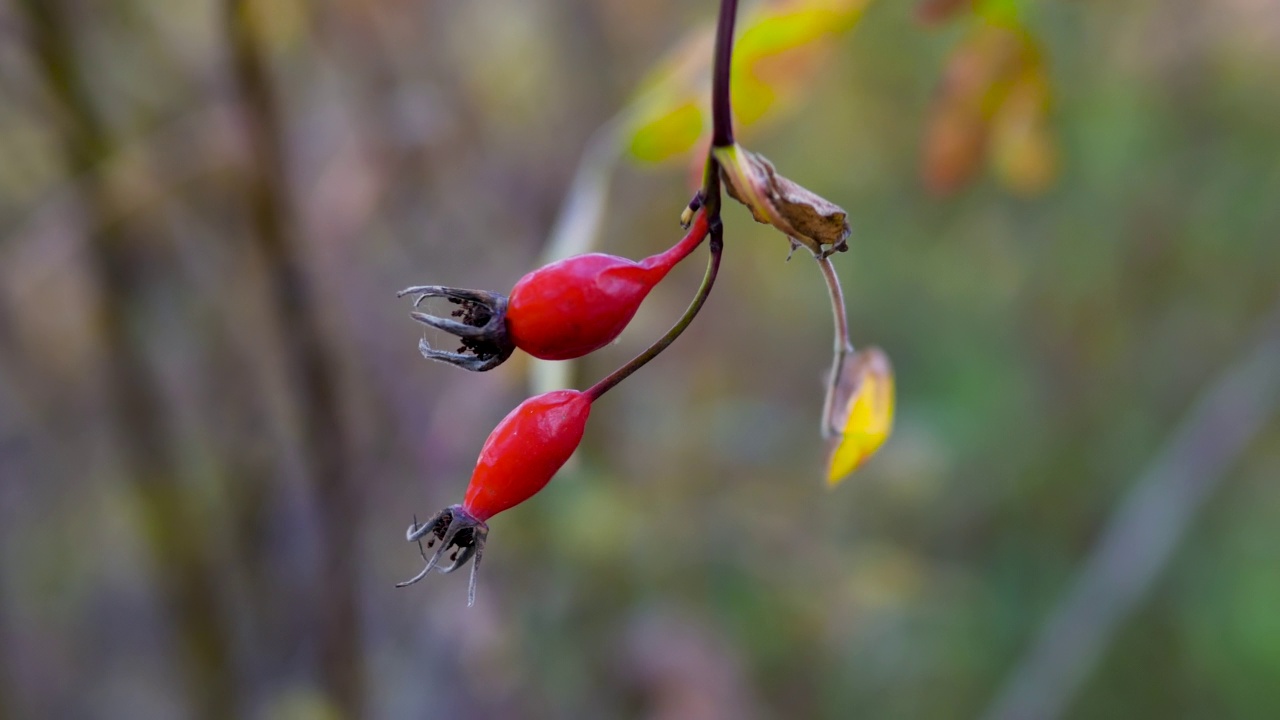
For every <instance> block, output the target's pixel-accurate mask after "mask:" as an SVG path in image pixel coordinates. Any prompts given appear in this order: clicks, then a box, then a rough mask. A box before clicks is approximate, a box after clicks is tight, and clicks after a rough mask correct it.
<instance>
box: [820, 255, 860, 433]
mask: <svg viewBox="0 0 1280 720" xmlns="http://www.w3.org/2000/svg"><path fill="white" fill-rule="evenodd" d="M818 267H820V268H822V279H824V280H826V281H827V294H828V295H830V296H831V316H832V319H833V320H834V322H835V330H836V331H835V338H836V340H835V356H834V358H833V359H832V361H831V376H830V378H829V379H828V380H827V397H826V399H825V400H824V401H823V404H822V437H831V436H832V435H833V434H834V433H837V432H839V430H838V424H837V423H836V422H835V418H834V417H832V415H833V414H834V413H835V402H836V391H837V390H838V389H839V387H840V376H841V375H843V374H844V361H845V358H846V357H848V356H849V355H852V354H853V352H854V350H853V343H852V342H850V340H849V316H848V314H847V313H846V312H845V306H844V290H842V289H841V288H840V276H839V275H837V274H836V269H835V266H834V265H833V264H832V263H831V258H830V257H819V258H818Z"/></svg>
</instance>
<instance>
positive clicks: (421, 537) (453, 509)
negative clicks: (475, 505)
mask: <svg viewBox="0 0 1280 720" xmlns="http://www.w3.org/2000/svg"><path fill="white" fill-rule="evenodd" d="M488 537H489V526H488V525H486V524H485V523H484V522H483V521H481V520H480V519H479V518H476V517H475V516H474V515H472V514H471V513H469V512H467V510H466V509H465V508H463V507H462V506H461V505H451V506H449V507H447V508H445V509H443V510H441V511H440V512H438V513H436V514H435V516H434V517H432V518H431V519H430V520H427V521H426V522H425V523H422V524H421V525H419V524H418V521H417V520H414V522H413V524H412V525H410V526H409V530H408V531H407V532H406V533H405V539H406V540H408V541H409V542H416V543H418V553H419V554H421V555H422V559H423V560H425V561H426V565H424V566H423V568H422V571H421V572H419V573H418V574H417V575H415V576H413V577H412V578H410V579H408V580H405V581H404V582H402V583H397V584H396V587H407V586H409V585H412V584H414V583H416V582H418V581H419V580H421V579H422V578H424V577H426V576H427V573H429V572H431V571H432V570H438V571H439V572H441V573H451V572H453V571H454V570H457V569H458V568H460V567H462V566H464V565H466V564H467V563H468V562H470V561H472V560H473V559H474V562H472V565H471V579H470V582H469V583H468V585H467V606H468V607H470V606H472V605H475V603H476V573H477V571H478V570H479V569H480V558H481V557H482V556H483V555H484V543H485V540H486V539H488ZM424 541H425V542H426V546H427V548H431V547H435V546H436V545H439V547H436V551H435V553H433V554H432V555H431V556H430V557H427V552H426V550H424V549H423V547H422V544H423V542H424ZM445 553H449V563H450V564H449V565H447V566H444V565H440V564H439V563H440V560H441V559H443V558H444V555H445Z"/></svg>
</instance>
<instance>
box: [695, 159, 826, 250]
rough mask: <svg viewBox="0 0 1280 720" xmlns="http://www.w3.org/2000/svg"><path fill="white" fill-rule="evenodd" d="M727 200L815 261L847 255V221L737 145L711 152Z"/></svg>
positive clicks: (769, 164) (766, 163) (815, 197)
mask: <svg viewBox="0 0 1280 720" xmlns="http://www.w3.org/2000/svg"><path fill="white" fill-rule="evenodd" d="M712 153H713V154H714V155H715V158H716V161H717V162H719V163H720V174H721V176H722V177H723V178H724V181H725V186H726V189H727V190H728V191H729V197H732V198H733V199H734V200H737V201H738V202H740V203H742V204H743V205H746V206H747V208H748V209H749V210H751V216H752V217H754V218H755V220H756V222H759V223H765V224H767V225H772V226H774V227H775V228H777V229H778V230H780V231H782V232H783V233H784V234H785V235H786V236H787V237H788V238H790V239H791V242H792V243H793V244H796V245H804V246H805V247H806V248H808V249H809V252H811V253H813V254H814V256H815V257H826V256H828V255H830V254H831V253H833V252H837V251H840V252H843V251H845V250H848V249H849V246H848V243H847V241H848V239H849V221H848V219H847V215H846V214H845V211H844V210H843V209H842V208H841V207H840V206H838V205H836V204H835V203H833V202H831V201H830V200H827V199H826V198H824V197H822V196H820V195H817V194H815V193H813V192H811V191H810V190H808V189H806V188H804V187H803V186H801V185H799V184H797V183H795V182H793V181H791V180H789V179H787V178H786V177H784V176H782V175H780V174H779V173H778V172H777V170H775V169H774V167H773V164H772V163H770V162H769V161H768V160H767V159H765V157H764V156H762V155H757V154H755V153H753V152H751V151H749V150H745V149H743V148H742V147H740V146H738V145H730V146H727V147H717V148H713V149H712Z"/></svg>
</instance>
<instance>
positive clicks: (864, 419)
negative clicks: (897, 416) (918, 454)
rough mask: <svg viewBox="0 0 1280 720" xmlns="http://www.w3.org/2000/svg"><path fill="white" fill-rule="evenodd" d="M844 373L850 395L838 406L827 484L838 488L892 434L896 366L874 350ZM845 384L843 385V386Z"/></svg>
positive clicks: (864, 353)
mask: <svg viewBox="0 0 1280 720" xmlns="http://www.w3.org/2000/svg"><path fill="white" fill-rule="evenodd" d="M844 372H845V373H846V378H847V380H848V385H847V386H848V387H850V388H851V389H852V390H851V393H850V395H849V396H848V398H847V399H844V400H842V401H840V402H839V403H838V405H837V407H838V408H839V410H838V411H837V413H836V416H835V418H834V419H833V420H834V422H833V423H832V425H833V427H834V429H835V430H836V431H837V432H838V433H839V434H838V435H836V436H835V437H834V438H832V440H831V448H830V453H829V456H828V457H829V460H828V463H827V484H828V485H832V486H835V485H838V484H839V483H840V482H841V481H842V480H844V479H845V478H846V477H848V476H849V475H850V474H851V473H852V472H853V471H854V470H857V469H858V468H859V467H861V466H862V464H863V463H865V462H866V461H867V460H868V459H870V458H871V456H872V455H874V454H875V453H876V451H877V450H879V449H880V446H881V445H883V444H884V441H885V440H887V439H889V434H890V433H891V432H892V431H893V407H894V391H893V366H892V365H891V364H890V363H889V356H888V355H886V354H885V353H884V351H883V350H881V349H880V348H876V347H872V348H867V349H866V350H863V351H862V352H859V353H856V354H855V355H853V356H852V357H851V358H849V360H848V361H847V363H846V366H845V369H844ZM842 384H843V383H842Z"/></svg>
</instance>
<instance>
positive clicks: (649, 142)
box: [628, 102, 703, 162]
mask: <svg viewBox="0 0 1280 720" xmlns="http://www.w3.org/2000/svg"><path fill="white" fill-rule="evenodd" d="M702 126H703V119H702V109H701V108H700V107H698V105H697V104H696V103H692V102H689V103H685V104H684V105H681V106H679V107H676V108H674V109H672V110H671V111H670V112H668V113H666V114H664V115H661V116H659V117H656V118H653V119H652V120H651V121H650V122H648V123H647V124H645V125H643V126H641V127H639V128H637V129H636V130H635V132H634V133H633V134H632V136H631V145H630V146H629V147H628V150H629V151H630V152H631V155H632V156H633V157H634V158H635V159H637V160H641V161H644V162H661V161H663V160H666V159H668V158H670V157H674V156H676V155H679V154H681V153H684V152H686V151H688V150H689V148H691V147H693V145H694V143H696V142H698V137H699V136H701V135H702Z"/></svg>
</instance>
